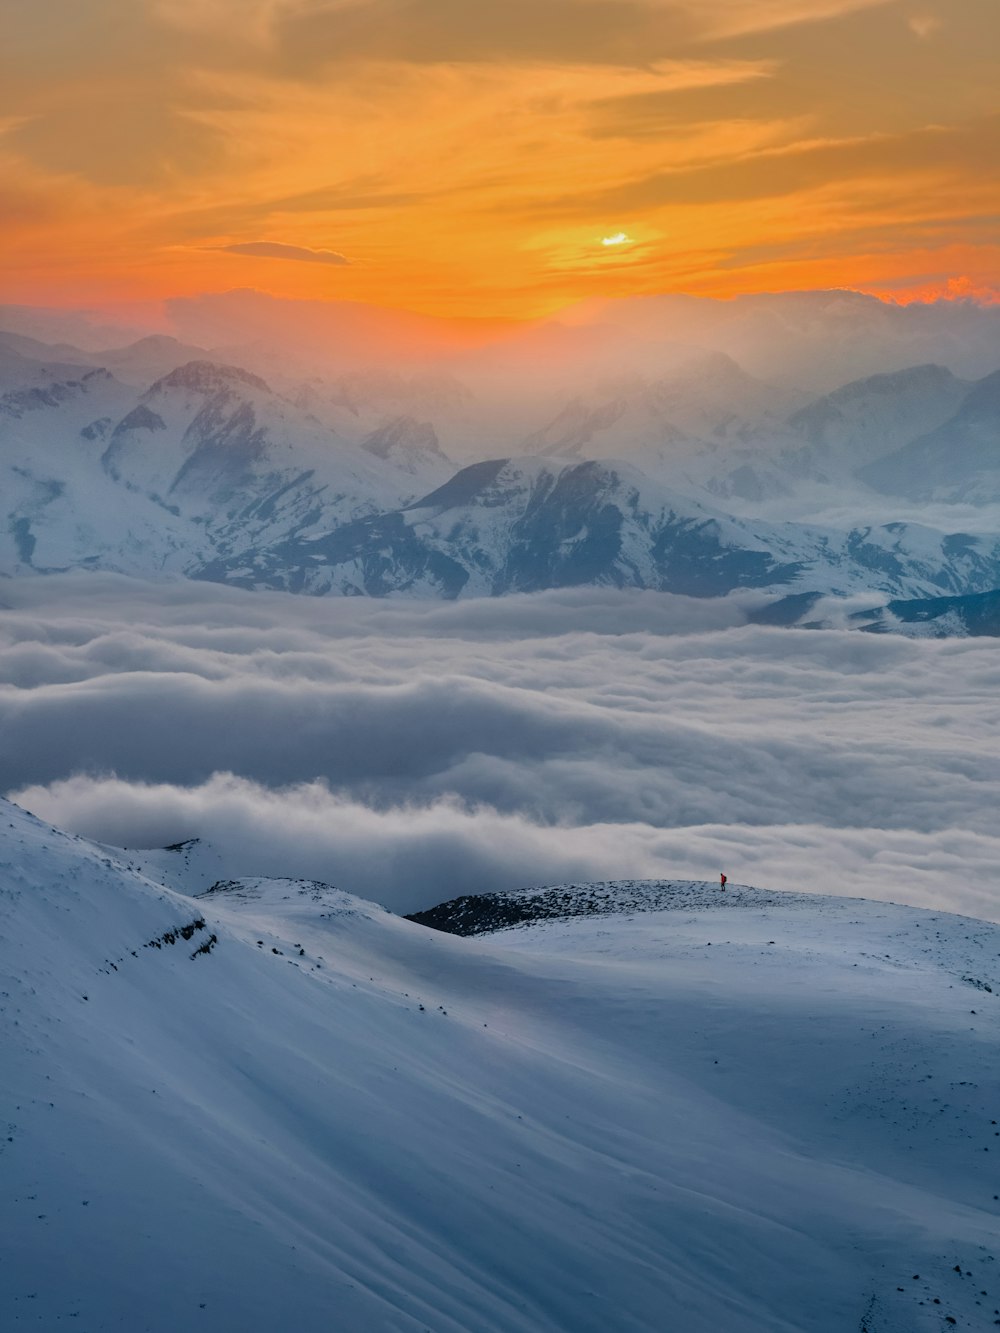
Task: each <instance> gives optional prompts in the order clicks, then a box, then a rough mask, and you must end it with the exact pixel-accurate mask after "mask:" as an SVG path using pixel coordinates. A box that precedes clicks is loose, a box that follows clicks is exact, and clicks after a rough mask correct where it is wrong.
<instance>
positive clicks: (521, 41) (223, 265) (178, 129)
mask: <svg viewBox="0 0 1000 1333" xmlns="http://www.w3.org/2000/svg"><path fill="white" fill-rule="evenodd" d="M6 31H7V36H6V40H5V42H4V47H3V55H2V62H3V78H2V87H3V89H4V103H3V106H2V108H0V134H2V147H0V154H2V158H0V160H2V165H3V180H4V184H3V186H2V196H3V198H2V207H0V219H2V222H0V226H2V232H3V251H2V253H3V266H4V272H3V284H4V285H3V291H4V299H6V300H7V301H14V302H22V303H38V304H72V305H81V304H108V303H112V304H113V303H118V304H122V303H128V302H134V301H155V300H158V299H159V298H162V297H165V296H170V295H190V294H194V293H198V292H202V291H218V290H224V289H227V288H233V287H254V288H258V289H260V290H264V291H267V292H270V293H272V294H274V295H278V296H283V297H293V298H307V297H308V298H314V299H321V300H334V299H350V300H352V301H364V302H371V303H374V304H378V305H391V306H397V307H404V308H408V309H412V310H418V311H423V312H428V313H435V314H449V315H476V316H499V317H515V318H525V317H532V316H536V315H539V314H544V313H547V312H550V311H552V310H554V309H557V308H559V307H561V306H565V305H567V304H570V303H573V302H576V301H579V300H583V299H587V298H589V297H593V296H602V297H607V296H622V295H630V294H634V293H648V292H660V291H690V292H694V293H698V294H703V295H717V296H729V295H733V294H737V293H742V292H751V291H765V290H778V289H788V288H815V287H838V286H841V287H852V288H856V289H861V290H867V291H872V292H877V293H879V294H882V295H887V296H891V297H894V298H898V299H901V300H907V299H912V297H913V294H914V293H916V292H919V293H920V294H921V296H923V297H927V296H930V297H935V296H938V295H946V296H947V295H951V294H955V293H956V292H958V293H959V294H960V293H962V292H964V291H968V292H974V293H977V294H979V293H985V299H989V297H990V294H991V293H992V292H993V291H994V290H995V289H996V286H997V283H998V274H1000V241H998V239H997V233H996V216H997V212H998V210H1000V182H998V178H997V173H996V170H995V164H996V162H997V160H1000V137H998V125H1000V117H998V114H997V107H996V94H995V88H996V86H997V83H996V77H995V76H996V69H995V63H996V50H997V44H998V41H1000V11H998V9H997V6H996V3H995V0H950V3H949V4H947V5H945V4H944V3H943V0H931V2H930V3H928V4H921V5H919V6H917V5H913V4H909V3H903V2H901V0H714V2H713V3H711V4H707V5H706V4H703V3H697V4H696V3H694V0H532V3H530V4H529V3H521V0H515V2H510V0H507V2H506V3H503V4H500V3H488V4H479V5H473V4H465V3H457V2H456V0H357V3H352V4H350V5H346V4H343V3H335V2H334V0H324V2H323V3H317V2H316V0H308V2H307V0H211V2H210V3H209V2H207V0H52V3H51V4H48V5H44V6H40V5H30V4H27V3H21V2H19V0H16V2H15V4H14V5H13V7H12V12H11V13H9V14H8V23H7V27H6ZM609 215H610V216H612V217H614V216H615V215H618V216H627V217H628V218H629V219H630V223H631V227H634V228H635V229H636V231H635V232H633V231H632V230H631V229H630V230H628V231H626V230H625V229H624V228H619V227H609V225H608V222H607V219H608V217H609ZM634 234H637V235H641V236H642V237H643V241H642V244H641V245H634V244H633V241H632V237H633V235H634ZM595 236H596V237H598V238H600V245H599V246H598V247H596V252H597V254H600V253H602V252H605V251H610V252H615V251H616V250H617V251H620V252H624V251H626V250H627V251H629V255H628V261H627V262H622V263H621V264H618V263H615V264H609V263H600V264H598V263H591V262H590V258H591V257H593V256H594V255H595V246H594V242H593V239H590V240H588V241H585V240H584V239H583V238H584V237H589V238H593V237H595ZM647 236H648V237H649V238H650V239H648V240H647V239H646V237H647ZM668 237H669V241H668V240H667V238H668ZM278 260H281V261H282V262H277V261H278ZM623 260H624V255H623ZM956 284H957V287H956Z"/></svg>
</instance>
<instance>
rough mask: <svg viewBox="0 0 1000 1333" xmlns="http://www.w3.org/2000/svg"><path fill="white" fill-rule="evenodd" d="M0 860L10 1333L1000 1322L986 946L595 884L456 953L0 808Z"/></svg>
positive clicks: (683, 892)
mask: <svg viewBox="0 0 1000 1333" xmlns="http://www.w3.org/2000/svg"><path fill="white" fill-rule="evenodd" d="M163 855H166V856H171V855H172V856H178V855H182V852H177V851H175V852H170V853H164V854H163ZM0 857H2V860H3V865H4V874H3V877H2V880H0V914H2V930H0V968H2V971H3V974H4V980H3V1000H4V1008H5V1021H4V1024H3V1026H2V1028H0V1066H2V1068H3V1071H4V1075H3V1079H2V1080H0V1124H2V1129H3V1135H2V1142H0V1170H2V1172H3V1177H4V1186H5V1188H4V1190H3V1192H2V1194H0V1225H2V1227H3V1234H4V1237H5V1243H4V1252H3V1258H2V1262H0V1323H2V1325H3V1327H4V1328H5V1329H6V1328H10V1329H16V1328H20V1327H22V1326H23V1327H24V1328H29V1327H32V1328H46V1329H48V1328H56V1327H60V1326H61V1325H62V1324H63V1323H66V1324H67V1325H70V1326H72V1327H77V1326H79V1327H80V1328H81V1329H86V1330H87V1333H105V1330H111V1329H113V1328H129V1329H138V1328H142V1329H144V1330H146V1333H176V1331H177V1330H178V1329H186V1328H197V1327H199V1326H202V1325H203V1326H204V1327H206V1328H211V1329H213V1330H215V1331H217V1333H273V1330H274V1329H276V1328H283V1327H289V1326H291V1325H294V1327H295V1328H296V1329H297V1330H301V1333H321V1331H322V1333H328V1330H329V1329H331V1328H343V1329H375V1328H387V1329H388V1328H392V1329H399V1330H401V1331H402V1330H410V1329H412V1330H414V1333H416V1331H417V1330H426V1329H434V1330H435V1333H437V1331H438V1330H440V1333H449V1331H450V1333H466V1331H467V1330H469V1329H476V1330H482V1333H513V1331H515V1330H523V1333H529V1331H530V1333H541V1331H543V1330H545V1331H547V1333H568V1330H573V1331H574V1333H588V1331H589V1330H593V1331H594V1333H597V1330H600V1331H601V1333H604V1331H605V1330H607V1329H609V1328H614V1329H621V1330H634V1331H635V1333H640V1330H648V1329H651V1328H664V1327H667V1328H674V1327H681V1326H683V1327H684V1328H685V1329H686V1330H690V1333H718V1330H720V1329H725V1330H727V1333H801V1331H802V1330H804V1329H809V1330H810V1331H811V1333H843V1330H844V1329H866V1330H868V1331H869V1333H921V1331H923V1330H926V1331H927V1333H930V1330H937V1329H939V1328H941V1327H944V1326H948V1327H950V1326H953V1325H952V1324H951V1323H947V1324H946V1323H945V1321H955V1324H954V1326H957V1327H960V1328H985V1327H988V1326H991V1325H992V1322H993V1320H994V1319H995V1318H997V1317H1000V1316H996V1315H995V1313H994V1311H995V1309H996V1308H998V1307H1000V1286H998V1282H1000V1277H998V1264H1000V1248H998V1244H997V1236H998V1220H1000V1204H998V1202H997V1193H998V1184H997V1181H995V1180H993V1179H992V1176H991V1171H992V1168H991V1167H990V1166H989V1163H990V1161H991V1160H992V1158H993V1156H995V1155H996V1153H997V1151H998V1150H1000V1139H998V1137H997V1136H998V1132H1000V1131H998V1128H997V1125H996V1120H997V1098H998V1095H1000V1085H998V1082H997V1065H996V1061H995V1059H993V1049H994V1044H995V1028H996V1019H997V1014H996V1013H995V1012H994V1010H995V1008H996V1006H997V1004H998V995H1000V973H998V971H997V967H996V966H995V964H996V959H997V956H998V954H1000V927H997V926H994V925H988V924H986V923H984V922H978V921H972V920H969V919H966V918H959V917H951V916H948V915H947V914H944V913H932V912H926V911H917V910H914V909H908V908H898V907H892V906H888V905H886V904H876V903H867V902H862V901H858V900H848V899H823V898H810V897H808V896H806V895H786V894H774V893H765V892H760V891H754V890H751V889H743V888H739V887H736V886H731V887H730V889H729V890H727V892H726V893H725V895H723V894H721V893H720V892H719V890H718V889H717V888H716V887H715V886H711V885H699V884H690V883H686V884H656V885H643V884H618V885H615V884H611V885H607V884H606V885H597V886H589V885H564V886H560V887H559V888H558V889H555V890H552V889H550V890H544V891H536V892H535V893H534V894H529V895H527V897H529V898H538V899H540V900H544V901H545V902H547V903H548V904H549V908H550V909H551V907H552V904H553V903H559V902H564V903H566V904H567V905H568V907H570V908H572V907H573V906H574V905H579V904H580V902H581V900H583V901H585V902H586V904H587V908H588V914H587V915H584V916H582V917H581V916H580V915H579V914H574V913H573V912H570V911H566V910H564V911H561V912H560V911H557V910H546V911H545V912H540V913H537V914H536V915H537V916H539V917H543V918H544V919H540V920H536V921H533V922H526V923H525V924H522V925H521V926H520V927H519V928H518V929H515V930H506V931H502V932H501V933H499V934H491V935H486V936H485V937H482V938H478V939H461V938H456V937H455V936H453V935H448V934H443V933H441V932H439V931H436V930H429V929H427V928H426V927H422V926H420V925H417V924H414V923H412V922H410V921H406V920H403V919H401V918H398V917H393V916H391V915H390V914H388V913H386V912H385V911H383V910H382V909H381V908H378V907H376V906H375V905H374V904H372V903H366V902H364V901H362V900H360V899H357V898H353V897H351V896H350V895H349V894H347V893H344V892H341V891H339V890H337V889H333V888H330V887H329V886H327V885H324V884H320V883H314V882H312V881H308V882H306V881H300V880H241V881H235V882H234V881H230V882H223V883H219V884H216V885H215V886H213V887H212V888H211V891H210V892H203V893H202V894H201V896H199V897H195V898H192V897H190V896H187V895H185V894H183V893H180V892H177V891H176V890H174V889H170V888H167V887H165V886H164V884H163V883H161V882H158V881H157V879H156V878H155V876H153V875H151V874H150V873H149V867H148V865H146V864H145V863H144V861H143V856H142V854H138V853H130V852H120V851H118V852H116V851H114V850H113V849H111V848H106V847H100V846H97V845H95V844H92V843H88V842H85V841H84V840H82V839H79V838H75V837H70V836H67V835H65V834H62V833H59V832H58V831H56V830H54V829H51V828H49V827H48V826H46V825H44V824H42V823H40V822H39V821H37V820H35V819H34V818H33V817H31V816H30V815H28V814H26V813H25V812H24V811H22V810H19V809H18V808H17V807H14V806H11V805H9V804H7V803H0ZM522 896H523V895H522ZM642 908H646V909H648V910H640V914H639V915H636V911H637V909H642ZM991 959H992V960H993V961H992V962H991V961H990V960H991Z"/></svg>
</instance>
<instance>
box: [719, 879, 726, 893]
mask: <svg viewBox="0 0 1000 1333" xmlns="http://www.w3.org/2000/svg"><path fill="white" fill-rule="evenodd" d="M719 888H720V889H722V891H723V892H725V889H726V877H725V875H720V876H719Z"/></svg>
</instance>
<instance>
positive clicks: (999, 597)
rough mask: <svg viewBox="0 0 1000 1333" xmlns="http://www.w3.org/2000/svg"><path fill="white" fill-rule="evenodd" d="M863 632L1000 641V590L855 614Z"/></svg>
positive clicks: (919, 599) (892, 603)
mask: <svg viewBox="0 0 1000 1333" xmlns="http://www.w3.org/2000/svg"><path fill="white" fill-rule="evenodd" d="M851 621H852V623H853V624H854V625H856V626H858V628H860V629H866V630H871V631H872V632H873V633H877V634H890V633H891V634H905V635H907V636H908V637H909V638H920V639H927V638H930V639H952V638H962V639H965V638H980V637H987V638H1000V589H994V590H993V591H992V592H981V593H969V594H968V595H967V596H965V597H913V598H905V599H897V600H893V601H890V602H887V603H886V604H885V606H878V607H873V608H872V609H870V610H866V611H855V612H854V613H853V615H852V617H851Z"/></svg>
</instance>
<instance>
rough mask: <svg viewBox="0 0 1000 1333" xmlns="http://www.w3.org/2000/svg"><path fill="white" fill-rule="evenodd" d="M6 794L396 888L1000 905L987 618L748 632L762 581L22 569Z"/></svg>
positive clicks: (5, 749) (96, 827) (271, 867)
mask: <svg viewBox="0 0 1000 1333" xmlns="http://www.w3.org/2000/svg"><path fill="white" fill-rule="evenodd" d="M0 602H3V603H4V605H5V606H6V610H5V611H3V613H2V616H0V790H3V791H5V792H7V793H9V794H10V795H12V797H13V799H15V800H17V801H19V802H20V803H21V804H23V805H26V806H27V807H28V808H29V809H31V810H33V811H34V812H35V813H36V814H38V815H40V816H41V817H43V818H46V819H49V820H51V821H52V822H53V823H56V824H59V825H61V826H63V827H67V828H70V829H73V830H74V831H77V832H81V833H84V834H86V835H88V836H91V837H96V838H99V839H101V840H103V841H107V842H112V843H117V844H120V845H132V846H153V845H162V844H164V843H168V842H174V841H178V840H180V839H183V838H188V837H192V836H200V837H204V838H206V839H207V840H209V841H211V842H212V843H213V844H214V845H215V846H216V847H217V848H218V849H219V851H220V853H221V855H222V859H223V863H224V865H225V867H226V870H227V873H230V874H250V873H271V874H292V875H307V876H310V877H315V878H320V879H327V880H330V881H332V882H334V883H337V884H339V885H340V886H341V887H343V888H346V889H349V890H351V891H352V892H356V893H360V894H362V895H364V896H366V897H371V898H375V899H377V900H379V901H381V902H384V903H386V904H387V905H388V906H390V907H393V908H396V909H398V910H413V909H415V908H418V907H425V906H429V905H431V904H432V903H434V902H437V901H440V900H442V899H444V898H448V897H453V896H455V895H456V894H459V893H466V892H477V891H485V890H490V889H498V888H505V887H512V886H515V885H518V884H528V883H542V882H553V881H560V880H575V881H577V882H579V881H581V880H586V879H606V878H614V877H626V876H648V877H658V876H670V877H673V876H678V877H691V878H699V879H701V878H714V877H715V876H717V874H718V873H719V871H720V870H725V871H726V873H727V874H728V875H729V876H730V878H731V879H732V880H734V881H736V882H740V881H742V882H747V883H755V884H758V885H761V886H764V887H775V888H790V889H791V888H795V889H799V888H805V889H810V890H815V891H817V892H829V893H848V894H861V895H864V896H869V897H877V898H887V899H892V900H896V901H906V902H911V903H915V904H917V905H929V906H936V907H946V908H949V909H950V910H955V911H963V912H968V913H970V914H973V915H980V916H987V917H992V918H994V919H1000V835H998V834H997V832H996V831H995V810H996V806H997V796H998V792H1000V744H998V740H1000V703H998V702H997V700H1000V689H998V687H1000V655H998V654H997V652H996V645H995V643H993V642H992V641H989V640H980V641H975V640H971V641H970V640H963V641H958V640H956V641H950V642H947V641H946V642H934V641H925V640H921V641H911V640H905V639H901V638H882V637H876V636H871V635H864V634H860V633H858V632H841V631H824V632H807V631H788V630H780V629H769V628H764V627H753V626H746V625H744V624H743V620H744V617H743V613H742V610H741V605H742V603H741V601H740V599H726V600H720V601H712V602H704V601H694V600H691V599H687V598H679V597H670V596H664V595H660V594H654V593H621V592H612V591H609V590H593V589H586V590H573V591H568V592H557V593H550V594H542V595H539V596H535V597H512V598H506V599H502V600H498V601H488V602H475V601H473V602H462V603H458V604H440V603H435V604H430V605H428V604H422V603H421V604H418V603H407V602H371V601H362V600H348V599H344V600H342V599H325V600H313V599H306V598H295V597H290V596H284V595H280V594H247V593H242V592H238V591H234V590H230V589H224V588H219V587H214V586H211V585H204V584H196V585H192V584H172V585H158V586H150V585H145V584H139V583H135V582H131V581H129V580H126V579H122V578H117V577H115V576H98V577H86V576H74V577H67V578H49V579H46V580H35V581H24V582H17V583H7V584H4V585H2V588H0Z"/></svg>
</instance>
